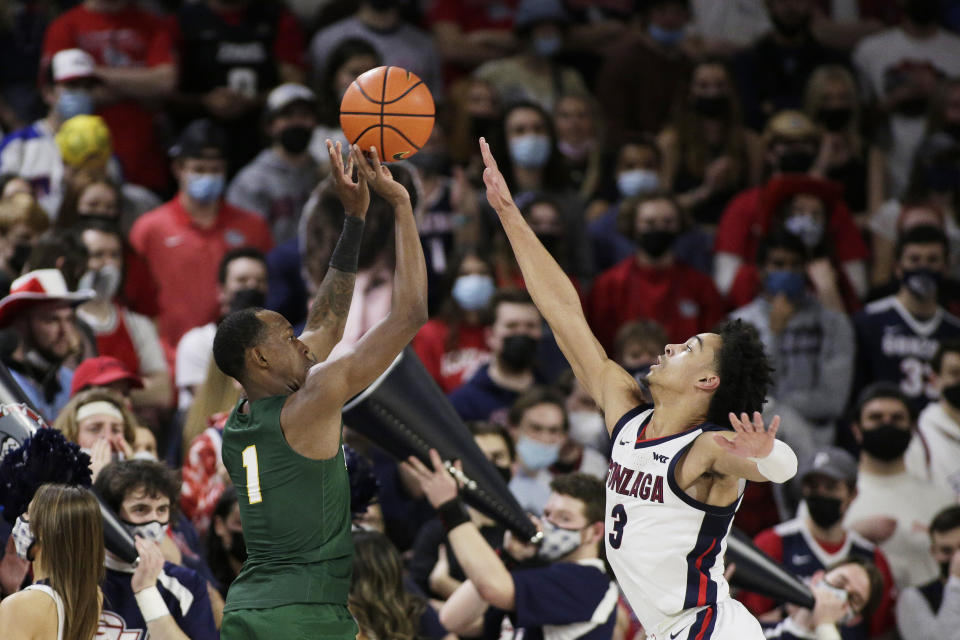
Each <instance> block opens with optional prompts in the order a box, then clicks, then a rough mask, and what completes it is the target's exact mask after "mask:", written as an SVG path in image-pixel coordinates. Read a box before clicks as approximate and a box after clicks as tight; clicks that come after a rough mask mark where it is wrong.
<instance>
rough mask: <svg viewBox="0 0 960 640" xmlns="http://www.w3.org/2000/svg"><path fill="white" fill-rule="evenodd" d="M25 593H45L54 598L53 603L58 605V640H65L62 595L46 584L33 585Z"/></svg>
mask: <svg viewBox="0 0 960 640" xmlns="http://www.w3.org/2000/svg"><path fill="white" fill-rule="evenodd" d="M24 591H43V592H44V593H45V594H47V595H48V596H50V597H51V598H53V603H54V604H55V605H57V640H63V618H64V612H63V598H61V597H60V594H59V593H57V592H56V591H54V590H53V587H51V586H49V585H45V584H31V585H30V586H28V587H26V588H25V589H24Z"/></svg>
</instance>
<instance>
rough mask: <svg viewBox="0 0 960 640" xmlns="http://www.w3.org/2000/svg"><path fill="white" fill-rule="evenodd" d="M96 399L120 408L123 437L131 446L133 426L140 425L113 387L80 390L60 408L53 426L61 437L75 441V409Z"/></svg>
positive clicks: (134, 434) (134, 432) (76, 431)
mask: <svg viewBox="0 0 960 640" xmlns="http://www.w3.org/2000/svg"><path fill="white" fill-rule="evenodd" d="M97 401H105V402H109V403H110V404H112V405H114V406H115V407H117V409H119V410H120V413H121V414H122V415H123V439H124V440H126V441H127V443H128V444H130V446H131V447H132V446H133V441H134V440H135V439H136V431H135V427H138V426H140V423H139V422H138V421H137V418H136V416H134V415H133V413H132V412H131V411H130V410H129V409H127V405H126V403H125V402H124V400H123V396H121V395H120V394H119V393H117V392H116V391H114V390H113V389H107V388H104V387H94V388H92V389H84V390H83V391H80V392H79V393H77V395H75V396H73V397H72V398H71V399H70V402H68V403H67V404H66V405H65V406H64V407H63V409H61V410H60V414H59V415H58V416H57V419H56V420H54V422H53V426H54V428H55V429H59V430H60V432H61V433H62V434H63V437H64V438H66V439H67V440H69V441H70V442H76V441H77V433H78V431H79V421H78V420H77V409H79V408H80V407H82V406H83V405H85V404H89V403H91V402H97Z"/></svg>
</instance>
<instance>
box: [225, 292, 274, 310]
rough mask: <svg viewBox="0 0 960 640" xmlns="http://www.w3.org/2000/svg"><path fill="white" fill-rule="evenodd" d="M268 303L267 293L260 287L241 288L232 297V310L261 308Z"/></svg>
mask: <svg viewBox="0 0 960 640" xmlns="http://www.w3.org/2000/svg"><path fill="white" fill-rule="evenodd" d="M266 303H267V294H265V293H264V292H263V291H260V289H240V290H239V291H237V292H236V293H234V294H233V297H232V298H230V311H231V312H233V311H240V310H241V309H251V308H259V307H262V306H263V305H265V304H266Z"/></svg>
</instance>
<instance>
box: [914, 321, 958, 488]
mask: <svg viewBox="0 0 960 640" xmlns="http://www.w3.org/2000/svg"><path fill="white" fill-rule="evenodd" d="M930 364H931V369H932V373H933V376H932V378H931V382H932V383H933V385H934V386H935V387H936V389H937V390H938V391H939V398H940V401H939V402H931V403H930V404H928V405H927V406H926V408H925V409H924V410H923V411H922V412H921V413H920V418H919V420H918V422H917V433H916V437H914V438H913V439H912V440H911V441H910V446H909V447H908V448H907V454H906V458H905V462H906V464H907V470H908V471H910V472H911V473H913V474H914V475H916V476H917V477H920V478H923V479H925V480H928V481H930V482H932V483H933V484H935V485H936V486H938V487H940V488H942V489H946V490H948V491H952V492H953V493H954V495H956V496H958V497H960V340H958V339H957V338H949V339H946V340H941V341H939V346H938V347H937V353H936V354H935V355H934V356H933V361H932V362H931V363H930Z"/></svg>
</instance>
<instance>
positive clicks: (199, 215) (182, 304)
mask: <svg viewBox="0 0 960 640" xmlns="http://www.w3.org/2000/svg"><path fill="white" fill-rule="evenodd" d="M224 149H225V139H224V133H223V131H222V130H221V129H219V128H218V127H217V126H216V125H214V124H213V123H212V122H210V121H209V120H197V121H195V122H193V123H191V124H190V125H189V126H188V127H187V128H186V129H185V130H184V131H183V133H182V134H181V135H180V139H179V141H178V143H177V145H176V146H175V147H174V148H173V149H172V155H173V157H174V160H173V169H174V172H175V173H176V175H177V181H178V183H179V185H180V191H179V192H178V193H177V195H176V196H175V197H174V198H173V199H172V200H170V201H169V202H167V203H166V204H164V205H162V206H161V207H159V208H157V209H154V210H153V211H150V212H149V213H146V214H144V215H143V217H141V218H140V219H139V220H137V222H136V223H134V225H133V229H132V230H131V231H130V243H131V244H132V245H133V248H134V249H135V250H136V251H137V252H139V253H140V254H141V255H142V256H143V258H144V259H145V260H146V262H147V264H148V265H149V267H150V271H151V272H152V273H153V274H154V277H155V278H156V279H157V284H158V285H159V288H160V294H159V300H160V309H161V310H160V314H159V316H158V317H157V323H158V331H159V333H160V338H161V339H162V340H164V341H165V342H166V347H167V348H168V349H173V348H174V347H175V345H176V344H177V343H178V341H179V340H180V338H181V337H183V334H184V333H186V332H187V331H189V330H190V329H192V328H193V327H197V326H201V325H204V324H206V323H208V322H211V321H213V320H215V319H216V318H217V317H218V315H219V307H220V302H219V301H218V299H217V295H216V284H217V280H216V272H217V265H218V264H219V263H220V260H221V259H222V258H223V256H224V255H225V254H226V253H227V251H229V250H230V249H235V248H237V247H243V246H253V247H256V248H257V249H260V250H261V251H268V250H269V249H270V247H271V245H272V242H273V241H272V239H271V237H270V230H269V228H268V227H267V225H266V223H265V222H264V221H263V220H262V219H261V218H260V217H259V216H257V215H256V214H253V213H250V212H248V211H244V210H242V209H237V208H236V207H233V206H231V205H229V204H227V203H226V202H224V201H223V200H222V199H221V196H222V195H223V190H224V185H225V182H226V160H225V156H224V153H225V151H224Z"/></svg>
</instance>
